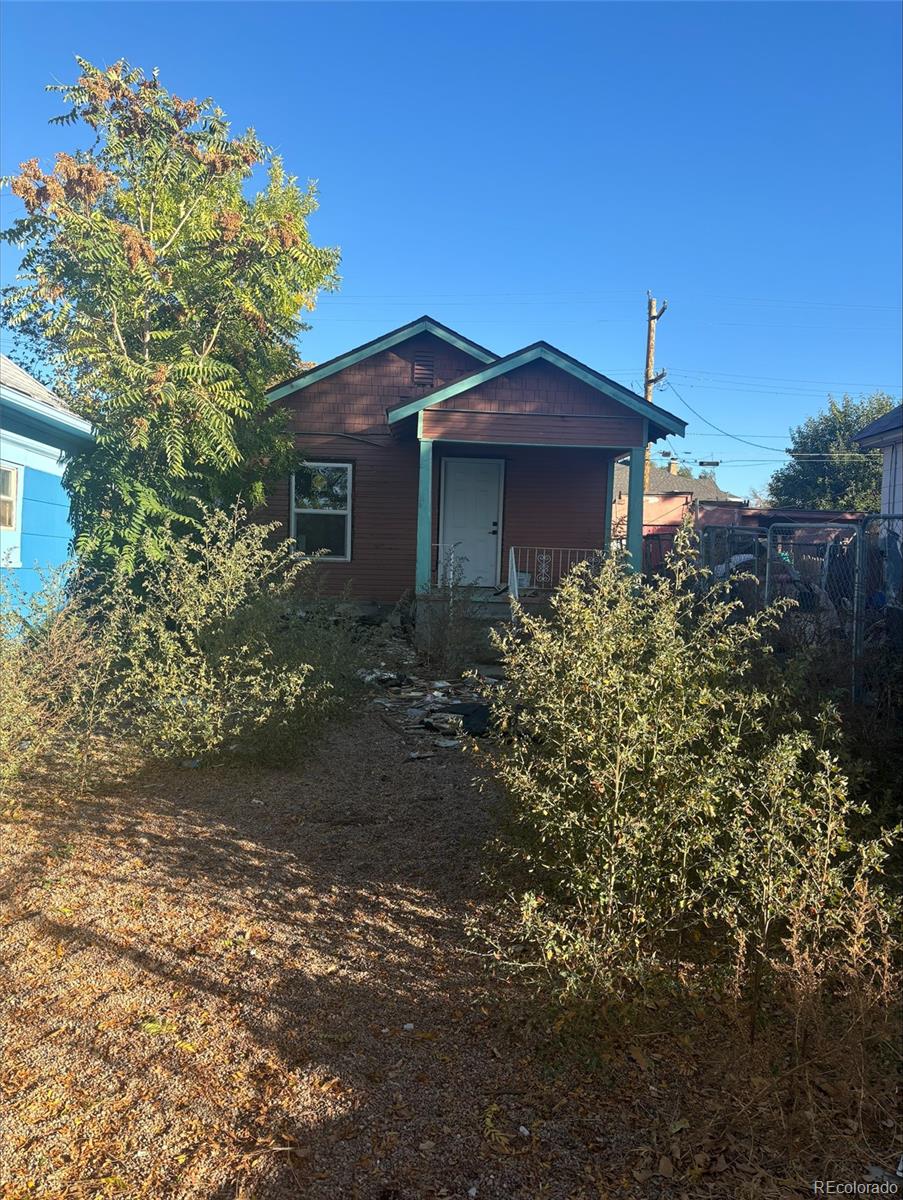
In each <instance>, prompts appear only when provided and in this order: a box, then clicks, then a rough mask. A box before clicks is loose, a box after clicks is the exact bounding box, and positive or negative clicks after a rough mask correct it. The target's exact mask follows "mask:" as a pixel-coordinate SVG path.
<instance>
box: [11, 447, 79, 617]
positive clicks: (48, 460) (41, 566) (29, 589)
mask: <svg viewBox="0 0 903 1200" xmlns="http://www.w3.org/2000/svg"><path fill="white" fill-rule="evenodd" d="M0 458H2V461H3V464H4V466H12V467H14V468H15V469H16V470H17V471H18V472H21V474H22V479H21V483H20V485H19V487H20V498H21V499H20V503H19V504H18V505H17V528H16V529H13V530H7V529H4V530H2V531H0V575H2V576H3V577H5V578H6V579H9V580H11V581H14V583H15V586H16V588H17V589H18V590H19V591H20V592H22V593H23V594H24V595H25V596H29V595H31V594H32V593H33V592H34V591H36V590H37V589H38V588H39V587H40V585H41V575H42V572H46V571H47V570H48V569H52V568H54V567H59V566H62V564H63V563H65V562H66V561H67V559H68V558H69V552H70V542H71V539H72V528H71V526H70V524H69V497H68V496H67V495H66V492H65V491H64V489H63V481H62V475H63V464H62V462H61V455H60V451H59V450H58V449H56V448H55V447H53V446H47V445H44V444H42V443H40V442H37V441H34V440H33V439H31V438H25V437H21V436H19V435H18V434H11V433H8V432H7V431H5V430H4V431H3V432H2V434H0Z"/></svg>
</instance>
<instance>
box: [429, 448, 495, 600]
mask: <svg viewBox="0 0 903 1200" xmlns="http://www.w3.org/2000/svg"><path fill="white" fill-rule="evenodd" d="M447 462H482V463H495V464H496V466H498V467H500V468H501V469H500V471H499V504H498V539H497V540H498V546H497V547H496V552H495V581H494V582H492V583H487V584H486V585H485V586H486V587H498V585H499V580H500V579H501V578H502V541H503V530H504V525H503V524H502V518H503V516H504V511H503V510H504V506H505V460H504V459H503V458H483V457H482V455H477V454H470V455H468V454H449V455H447V456H446V455H443V456H442V470H441V474H440V482H439V543H440V545H443V546H444V545H445V513H446V508H445V498H446V483H445V464H446V463H447Z"/></svg>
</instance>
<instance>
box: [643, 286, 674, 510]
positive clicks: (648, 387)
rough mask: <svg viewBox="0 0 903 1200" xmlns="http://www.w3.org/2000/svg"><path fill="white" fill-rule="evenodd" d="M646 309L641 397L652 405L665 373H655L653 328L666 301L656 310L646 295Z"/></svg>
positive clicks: (645, 485)
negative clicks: (644, 361) (644, 363)
mask: <svg viewBox="0 0 903 1200" xmlns="http://www.w3.org/2000/svg"><path fill="white" fill-rule="evenodd" d="M646 296H647V298H648V299H647V309H646V374H645V376H644V378H643V395H644V396H645V398H646V401H647V403H649V404H651V403H652V392H653V389H654V388H655V385H656V384H657V383H661V381H662V380H663V379H664V378H665V375H666V374H667V372H665V371H659V373H658V374H657V375H656V373H655V327H656V325H657V324H658V323H659V320H660V319H661V318H662V317H663V316H664V315H665V310H666V309H667V307H668V301H667V300H665V302H664V303H663V304H662V306H661V308H660V309H657V308H656V305H657V303H658V302H657V301H656V299H655V297H654V296H653V295H652V293H651V292H647V293H646ZM649 452H650V443H649V442H647V443H646V455H645V458H644V460H643V495H644V496H645V494H646V492H647V491H648V490H649V461H650V455H649Z"/></svg>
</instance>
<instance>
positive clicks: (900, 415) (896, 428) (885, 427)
mask: <svg viewBox="0 0 903 1200" xmlns="http://www.w3.org/2000/svg"><path fill="white" fill-rule="evenodd" d="M901 438H903V404H898V405H897V407H896V408H892V409H891V410H890V412H889V413H885V414H884V416H883V417H878V418H877V419H876V420H874V421H871V422H870V423H869V424H868V425H866V427H865V429H860V430H859V432H858V433H854V434H853V441H854V442H866V441H870V442H872V444H873V445H876V446H877V445H881V444H887V443H890V442H897V441H900V439H901ZM874 439H880V440H874Z"/></svg>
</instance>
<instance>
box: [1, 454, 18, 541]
mask: <svg viewBox="0 0 903 1200" xmlns="http://www.w3.org/2000/svg"><path fill="white" fill-rule="evenodd" d="M18 499H19V472H18V471H17V470H16V468H15V467H7V466H0V529H15V528H16V503H17V501H18Z"/></svg>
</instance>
